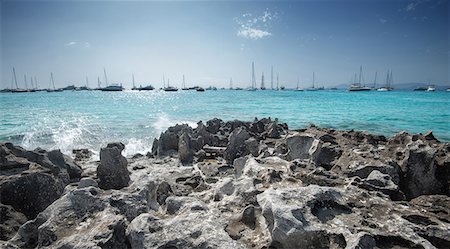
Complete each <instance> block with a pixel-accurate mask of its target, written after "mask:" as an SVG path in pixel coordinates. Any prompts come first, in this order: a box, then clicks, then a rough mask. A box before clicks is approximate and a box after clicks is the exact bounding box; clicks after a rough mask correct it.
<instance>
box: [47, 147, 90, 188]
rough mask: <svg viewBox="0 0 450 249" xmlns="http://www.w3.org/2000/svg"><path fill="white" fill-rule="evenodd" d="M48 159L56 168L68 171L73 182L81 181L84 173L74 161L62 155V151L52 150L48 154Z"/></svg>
mask: <svg viewBox="0 0 450 249" xmlns="http://www.w3.org/2000/svg"><path fill="white" fill-rule="evenodd" d="M48 159H49V160H50V161H51V162H52V163H53V164H55V165H56V166H58V167H60V168H62V169H65V170H67V173H69V177H70V180H71V181H72V182H75V181H79V180H80V178H81V173H82V172H83V171H82V170H81V168H80V166H78V165H77V164H76V163H75V162H73V160H72V159H71V158H70V157H68V156H66V155H64V154H63V153H61V151H60V150H52V151H49V152H48Z"/></svg>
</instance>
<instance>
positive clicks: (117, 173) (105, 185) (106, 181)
mask: <svg viewBox="0 0 450 249" xmlns="http://www.w3.org/2000/svg"><path fill="white" fill-rule="evenodd" d="M124 148H125V146H124V145H123V144H108V146H107V147H106V148H102V149H101V150H100V165H99V166H98V168H97V177H98V179H99V186H100V188H102V189H121V188H123V187H126V186H128V183H129V181H130V172H129V171H128V169H127V165H128V162H127V159H126V158H125V157H124V156H122V154H121V152H122V150H123V149H124Z"/></svg>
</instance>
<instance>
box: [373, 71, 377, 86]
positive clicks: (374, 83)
mask: <svg viewBox="0 0 450 249" xmlns="http://www.w3.org/2000/svg"><path fill="white" fill-rule="evenodd" d="M377 74H378V72H375V80H374V81H373V88H376V87H377Z"/></svg>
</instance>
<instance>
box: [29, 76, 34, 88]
mask: <svg viewBox="0 0 450 249" xmlns="http://www.w3.org/2000/svg"><path fill="white" fill-rule="evenodd" d="M30 80H31V89H34V84H33V77H30Z"/></svg>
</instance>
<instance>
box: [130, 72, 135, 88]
mask: <svg viewBox="0 0 450 249" xmlns="http://www.w3.org/2000/svg"><path fill="white" fill-rule="evenodd" d="M131 77H132V78H133V88H135V85H134V73H132V74H131Z"/></svg>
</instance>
